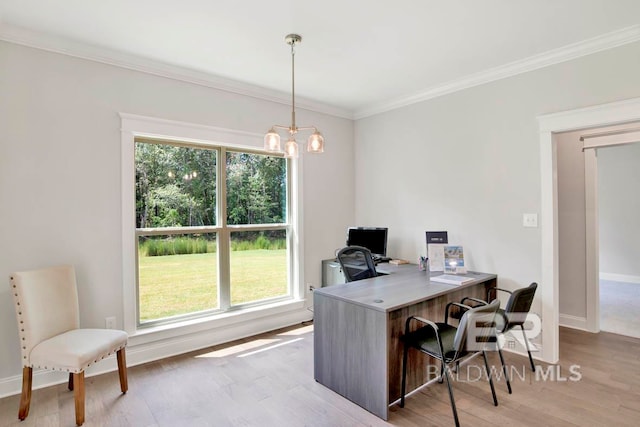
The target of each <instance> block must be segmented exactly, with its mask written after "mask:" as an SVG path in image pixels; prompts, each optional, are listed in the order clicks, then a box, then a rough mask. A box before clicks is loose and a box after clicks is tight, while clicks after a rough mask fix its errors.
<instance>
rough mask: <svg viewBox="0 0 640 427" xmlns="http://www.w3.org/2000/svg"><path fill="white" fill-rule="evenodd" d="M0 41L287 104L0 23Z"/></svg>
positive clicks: (233, 84) (276, 95)
mask: <svg viewBox="0 0 640 427" xmlns="http://www.w3.org/2000/svg"><path fill="white" fill-rule="evenodd" d="M0 40H4V41H6V42H10V43H15V44H19V45H23V46H28V47H32V48H36V49H41V50H46V51H49V52H55V53H61V54H63V55H68V56H73V57H76V58H81V59H86V60H89V61H95V62H101V63H103V64H108V65H113V66H116V67H120V68H126V69H130V70H134V71H140V72H143V73H147V74H153V75H156V76H160V77H166V78H169V79H173V80H178V81H182V82H187V83H193V84H196V85H200V86H205V87H208V88H212V89H218V90H223V91H226V92H231V93H235V94H238V95H244V96H250V97H252V98H257V99H262V100H265V101H271V102H277V103H279V104H285V105H291V95H290V94H288V93H284V92H280V91H276V90H272V89H267V88H264V87H261V86H257V85H252V84H249V83H243V82H239V81H236V80H232V79H228V78H225V77H221V76H217V75H215V74H210V73H205V72H201V71H196V70H193V69H189V68H185V67H178V66H175V65H171V64H167V63H165V62H161V61H156V60H152V59H148V58H143V57H140V56H137V55H131V54H127V53H123V52H118V51H115V50H112V49H109V48H105V47H98V46H93V45H89V44H86V43H80V42H77V41H73V40H70V39H68V38H63V37H57V36H52V35H48V34H44V33H39V32H35V31H31V30H27V29H24V28H21V27H17V26H14V25H10V24H6V23H1V22H0ZM296 107H297V108H300V109H305V110H309V111H314V112H317V113H323V114H328V115H330V116H335V117H341V118H345V119H349V120H353V112H352V111H351V110H347V109H344V108H339V107H336V106H333V105H329V104H324V103H320V102H316V101H312V100H309V99H305V98H300V97H296Z"/></svg>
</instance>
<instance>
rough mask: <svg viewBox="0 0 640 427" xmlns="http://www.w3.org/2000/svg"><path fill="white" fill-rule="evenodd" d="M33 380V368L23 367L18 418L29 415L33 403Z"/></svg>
mask: <svg viewBox="0 0 640 427" xmlns="http://www.w3.org/2000/svg"><path fill="white" fill-rule="evenodd" d="M32 381H33V368H31V367H28V366H25V367H23V368H22V396H21V397H20V409H19V410H18V418H19V419H20V420H21V421H22V420H24V419H25V418H27V415H29V405H30V404H31V385H32Z"/></svg>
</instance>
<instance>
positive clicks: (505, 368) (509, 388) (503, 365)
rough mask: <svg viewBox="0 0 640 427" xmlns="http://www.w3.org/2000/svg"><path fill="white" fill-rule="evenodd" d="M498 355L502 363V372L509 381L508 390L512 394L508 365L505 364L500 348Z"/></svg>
mask: <svg viewBox="0 0 640 427" xmlns="http://www.w3.org/2000/svg"><path fill="white" fill-rule="evenodd" d="M498 354H499V355H500V363H502V372H504V378H505V379H506V380H507V390H509V394H511V381H510V380H509V373H508V372H507V365H505V364H504V357H503V356H502V350H500V348H498Z"/></svg>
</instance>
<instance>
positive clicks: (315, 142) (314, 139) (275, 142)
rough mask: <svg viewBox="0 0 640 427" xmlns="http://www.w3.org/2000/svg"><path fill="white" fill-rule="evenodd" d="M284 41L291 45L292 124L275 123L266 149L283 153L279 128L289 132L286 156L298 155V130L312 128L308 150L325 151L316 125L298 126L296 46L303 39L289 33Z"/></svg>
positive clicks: (285, 148) (322, 139) (285, 146)
mask: <svg viewBox="0 0 640 427" xmlns="http://www.w3.org/2000/svg"><path fill="white" fill-rule="evenodd" d="M284 41H285V42H286V43H287V44H288V45H289V46H291V125H290V126H282V125H273V126H272V127H271V129H269V132H267V133H266V135H265V136H264V149H265V150H267V151H270V152H272V153H282V152H283V150H282V149H281V147H280V134H278V131H277V129H282V130H286V131H287V132H289V140H288V141H287V142H286V143H285V144H284V156H285V157H288V158H296V157H298V143H297V142H296V138H295V135H296V133H298V131H307V130H312V131H313V132H312V133H311V135H310V136H309V139H308V140H307V151H308V152H309V153H322V152H323V151H324V137H323V136H322V134H321V133H320V132H319V131H318V129H317V128H316V127H315V126H301V127H298V126H296V83H295V76H296V72H295V64H294V59H295V55H296V52H295V49H294V48H295V46H296V45H297V44H299V43H300V42H301V41H302V37H301V36H299V35H298V34H289V35H287V36H286V37H285V38H284Z"/></svg>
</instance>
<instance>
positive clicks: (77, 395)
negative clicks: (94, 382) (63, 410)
mask: <svg viewBox="0 0 640 427" xmlns="http://www.w3.org/2000/svg"><path fill="white" fill-rule="evenodd" d="M73 398H74V401H75V405H76V425H79V426H81V425H82V424H84V371H82V372H80V373H78V374H73Z"/></svg>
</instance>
